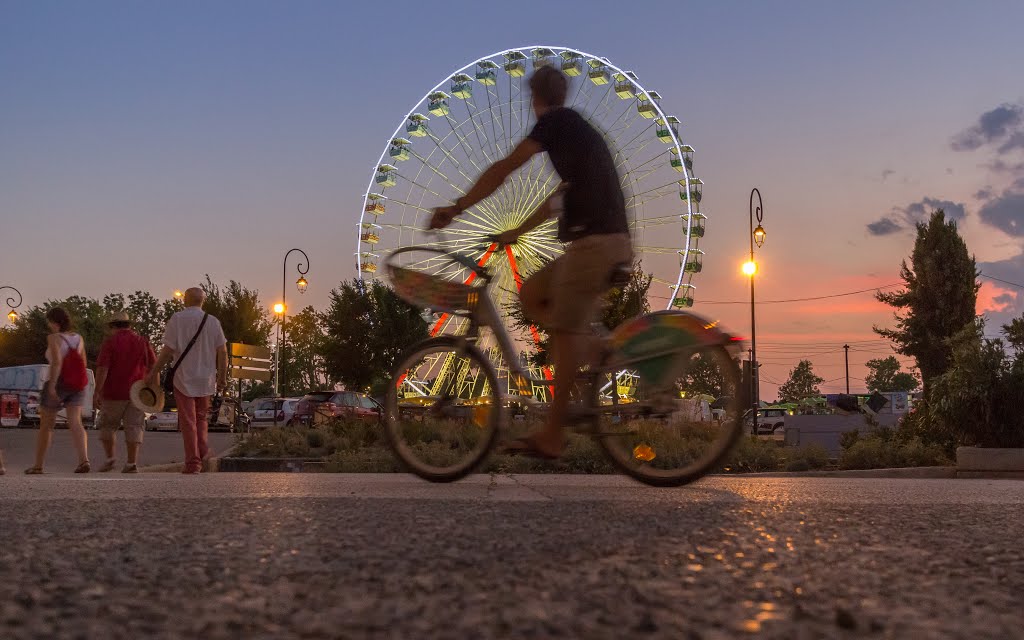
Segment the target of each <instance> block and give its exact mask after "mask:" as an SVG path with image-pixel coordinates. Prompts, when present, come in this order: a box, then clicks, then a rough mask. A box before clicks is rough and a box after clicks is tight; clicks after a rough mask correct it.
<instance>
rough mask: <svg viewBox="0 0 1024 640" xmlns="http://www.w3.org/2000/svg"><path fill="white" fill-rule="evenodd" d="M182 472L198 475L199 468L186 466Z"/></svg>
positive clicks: (188, 474)
mask: <svg viewBox="0 0 1024 640" xmlns="http://www.w3.org/2000/svg"><path fill="white" fill-rule="evenodd" d="M181 473H182V474H184V475H187V476H197V475H199V469H195V468H188V467H186V468H185V470H184V471H182V472H181Z"/></svg>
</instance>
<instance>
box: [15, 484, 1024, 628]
mask: <svg viewBox="0 0 1024 640" xmlns="http://www.w3.org/2000/svg"><path fill="white" fill-rule="evenodd" d="M1022 522H1024V482H1015V481H956V480H863V479H858V480H847V479H833V478H815V479H793V478H711V479H708V480H705V481H704V482H702V483H700V484H698V485H696V486H692V487H686V488H680V489H671V490H663V489H649V488H646V487H642V486H639V485H637V484H634V483H632V482H631V481H629V480H627V479H624V478H621V477H616V476H516V477H509V476H495V477H490V476H477V477H473V478H470V479H468V480H465V481H463V482H460V483H456V484H452V485H430V484H427V483H424V482H421V481H419V480H416V479H413V478H410V477H407V476H400V475H319V474H228V473H220V474H206V475H202V476H181V475H179V474H141V475H138V476H127V477H126V476H121V475H102V476H101V475H98V474H92V475H90V476H85V477H72V476H70V475H57V474H55V475H48V476H42V477H26V476H21V475H9V476H6V477H4V478H0V540H2V541H3V545H4V546H3V553H2V554H0V576H2V577H3V579H2V580H0V629H3V630H4V633H3V634H2V635H3V637H4V638H10V639H23V638H24V639H28V638H41V637H46V638H175V639H176V638H417V639H418V638H428V639H429V638H474V639H475V638H547V637H560V638H588V639H589V638H673V639H678V638H683V639H694V638H707V639H717V638H736V637H770V638H797V639H803V638H853V637H858V638H859V637H870V638H915V639H916V638H972V639H977V638H1015V637H1021V636H1022V634H1024V609H1022V606H1021V605H1022V598H1024V550H1022V542H1021V541H1022V539H1024V535H1022V534H1024V524H1022Z"/></svg>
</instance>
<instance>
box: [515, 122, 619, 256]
mask: <svg viewBox="0 0 1024 640" xmlns="http://www.w3.org/2000/svg"><path fill="white" fill-rule="evenodd" d="M529 138H530V139H532V140H535V141H536V142H537V143H539V144H540V146H542V147H543V148H544V150H545V151H547V152H548V156H550V157H551V164H553V165H554V167H555V171H557V172H558V176H559V177H560V178H561V179H562V181H563V182H566V183H568V184H569V188H568V189H566V191H565V211H564V212H563V213H562V216H561V218H559V220H558V239H559V240H561V241H562V242H570V241H572V240H577V239H579V238H582V237H584V236H590V235H596V234H603V233H629V223H628V221H627V219H626V202H625V198H624V197H623V195H622V187H621V186H620V184H619V174H618V172H617V171H616V170H615V161H614V160H613V159H612V153H611V151H610V150H609V149H608V145H607V143H605V141H604V137H603V136H602V135H601V133H600V132H599V131H598V130H597V129H595V128H594V127H593V126H591V124H590V123H589V122H587V121H586V120H585V119H584V118H583V116H581V115H580V114H578V113H577V112H575V111H573V110H572V109H569V108H566V107H559V108H556V109H551V110H550V111H548V112H547V113H545V114H544V115H542V116H541V117H540V118H538V119H537V124H536V125H534V127H533V131H531V132H530V135H529Z"/></svg>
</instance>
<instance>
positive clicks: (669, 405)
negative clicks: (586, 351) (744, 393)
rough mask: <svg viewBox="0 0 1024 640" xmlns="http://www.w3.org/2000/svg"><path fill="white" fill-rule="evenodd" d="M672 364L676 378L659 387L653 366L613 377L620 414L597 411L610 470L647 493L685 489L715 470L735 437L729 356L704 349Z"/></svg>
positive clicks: (735, 381) (736, 378) (737, 422)
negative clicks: (640, 484) (657, 488)
mask: <svg viewBox="0 0 1024 640" xmlns="http://www.w3.org/2000/svg"><path fill="white" fill-rule="evenodd" d="M678 357H680V358H683V361H682V362H679V363H677V365H681V367H680V369H679V370H678V375H676V376H675V377H674V378H671V379H670V381H669V382H668V383H667V384H666V382H665V381H663V380H662V379H661V378H663V375H662V373H663V372H662V371H661V369H660V367H659V366H658V363H654V365H653V366H644V363H640V364H639V365H637V367H636V368H635V369H628V370H624V371H620V372H616V379H617V382H618V384H617V385H616V389H615V390H614V392H616V393H618V396H619V401H620V404H618V405H616V406H617V407H619V408H620V409H621V410H620V411H618V412H614V411H611V412H608V411H607V410H608V407H605V411H606V413H605V415H604V417H602V419H601V426H600V429H599V430H598V435H599V438H600V441H601V445H602V446H603V447H604V449H605V451H606V452H607V453H608V456H609V458H610V459H611V461H612V462H613V463H614V464H615V466H616V467H618V468H619V469H620V470H621V471H622V472H624V473H625V474H627V475H629V476H632V477H633V478H635V479H637V480H639V481H641V482H644V483H646V484H650V485H654V486H661V487H673V486H679V485H683V484H687V483H689V482H693V481H695V480H697V479H699V478H701V477H702V476H704V475H705V474H707V473H709V472H711V471H713V470H715V469H716V468H718V467H719V466H720V465H721V464H722V463H724V462H725V460H726V457H727V456H728V454H729V453H730V451H731V450H732V448H733V446H734V445H735V444H736V442H737V441H738V440H739V438H740V435H741V433H742V425H741V418H742V416H741V413H742V408H741V406H740V398H741V393H740V373H739V367H738V366H737V365H736V363H735V362H733V360H732V358H731V357H730V356H729V353H728V352H727V351H726V350H725V349H724V348H721V347H704V348H701V349H697V350H695V351H691V352H685V353H683V354H680V356H678ZM661 364H662V365H664V364H666V363H661ZM609 413H610V415H609Z"/></svg>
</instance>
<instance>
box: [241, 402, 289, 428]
mask: <svg viewBox="0 0 1024 640" xmlns="http://www.w3.org/2000/svg"><path fill="white" fill-rule="evenodd" d="M299 400H300V398H277V399H271V398H268V399H264V400H260V401H259V402H258V403H254V406H253V413H252V427H253V428H254V429H255V428H261V429H265V428H267V427H272V426H274V423H275V419H276V422H277V426H279V427H283V426H285V425H287V424H288V423H289V422H290V421H291V419H292V416H294V415H295V408H296V407H297V406H298V405H299ZM275 414H276V416H275Z"/></svg>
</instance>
